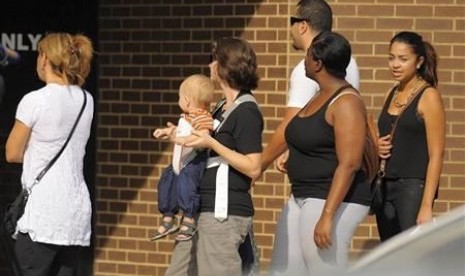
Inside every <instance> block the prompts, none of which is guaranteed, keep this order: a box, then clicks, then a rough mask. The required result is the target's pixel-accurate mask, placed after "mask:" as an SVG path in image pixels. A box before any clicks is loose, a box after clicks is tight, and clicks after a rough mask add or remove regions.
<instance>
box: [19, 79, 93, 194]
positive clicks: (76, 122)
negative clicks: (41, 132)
mask: <svg viewBox="0 0 465 276" xmlns="http://www.w3.org/2000/svg"><path fill="white" fill-rule="evenodd" d="M81 90H82V94H83V95H84V102H83V103H82V107H81V110H80V111H79V114H78V116H77V118H76V121H75V122H74V125H73V128H72V129H71V132H70V133H69V135H68V138H67V139H66V141H65V143H64V144H63V146H62V147H61V149H60V151H59V152H58V153H57V154H56V155H55V157H53V159H52V160H50V162H49V163H48V165H47V166H45V168H44V169H43V170H42V171H41V172H40V173H39V174H38V175H37V177H36V178H35V180H34V183H33V184H32V186H31V188H29V189H28V193H29V194H30V193H31V189H32V187H34V186H35V185H37V183H39V181H40V180H41V179H42V177H44V175H45V173H47V171H48V170H49V169H50V168H51V167H52V166H53V164H54V163H55V162H56V161H57V160H58V158H59V157H60V155H61V154H62V153H63V151H64V150H65V148H66V146H67V145H68V143H69V140H71V137H72V136H73V133H74V131H75V130H76V126H77V124H78V123H79V120H80V119H81V116H82V113H84V109H85V107H86V104H87V95H86V92H84V89H82V88H81Z"/></svg>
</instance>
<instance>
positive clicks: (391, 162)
mask: <svg viewBox="0 0 465 276" xmlns="http://www.w3.org/2000/svg"><path fill="white" fill-rule="evenodd" d="M428 87H429V86H426V87H424V88H423V89H422V90H421V91H420V92H418V93H417V95H415V98H414V99H413V100H412V102H411V103H410V105H409V106H408V107H407V108H406V109H405V110H404V112H403V113H402V115H401V116H400V119H399V121H398V122H397V126H396V129H395V133H394V140H393V141H392V151H391V157H390V158H389V159H388V160H387V161H386V170H385V171H386V178H390V179H397V178H420V179H425V178H426V168H427V166H428V162H429V157H428V144H427V141H426V128H425V122H424V120H423V118H422V117H421V116H420V115H419V114H418V110H417V108H418V101H419V100H420V98H421V95H423V93H424V92H425V90H426V88H428ZM396 89H397V88H396V87H395V88H394V89H392V90H391V92H390V93H389V96H388V98H387V99H386V103H385V104H384V107H383V110H382V111H381V113H380V115H379V118H378V129H379V134H380V136H385V135H388V134H389V133H390V132H391V128H392V124H393V123H394V121H395V120H396V118H397V116H396V115H391V114H389V113H388V111H387V110H388V107H389V104H390V103H391V101H392V98H393V97H394V93H395V91H396Z"/></svg>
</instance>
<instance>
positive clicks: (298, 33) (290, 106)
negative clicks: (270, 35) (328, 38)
mask: <svg viewBox="0 0 465 276" xmlns="http://www.w3.org/2000/svg"><path fill="white" fill-rule="evenodd" d="M332 20H333V13H332V10H331V7H330V6H329V5H328V3H326V1H325V0H300V1H299V2H298V3H297V6H296V9H295V11H294V16H291V17H290V28H291V38H292V47H293V48H294V49H296V50H300V51H302V52H303V53H306V52H307V49H308V47H310V44H311V43H312V40H313V38H314V37H315V36H317V35H318V34H319V33H321V32H323V31H331V29H332ZM346 80H347V81H348V82H349V83H350V84H352V86H353V87H354V88H355V89H357V90H358V89H359V81H360V77H359V71H358V67H357V63H356V62H355V59H354V58H351V61H350V63H349V66H348V67H347V75H346ZM318 90H319V87H318V84H317V83H316V82H315V81H313V80H311V79H309V78H307V77H306V76H305V66H304V58H303V57H302V60H301V61H300V62H299V63H298V64H297V65H296V66H295V67H294V69H293V70H292V73H291V77H290V84H289V96H288V101H287V107H286V113H285V114H284V117H283V120H282V122H281V123H280V124H279V126H278V128H277V129H276V131H275V133H274V134H273V136H272V137H271V139H270V141H269V142H268V144H267V146H266V147H265V149H264V151H263V155H262V170H263V171H264V170H266V169H267V168H268V167H269V166H270V165H271V163H272V162H273V161H274V160H276V159H277V158H278V157H279V158H278V160H277V162H276V165H277V168H278V170H280V171H281V172H286V168H285V167H286V160H287V145H286V141H285V140H284V130H285V129H286V126H287V124H288V123H289V121H290V120H291V119H292V118H293V117H294V116H295V115H296V114H297V112H299V110H300V109H301V108H303V107H304V106H305V105H306V104H307V103H308V101H309V100H310V99H311V98H312V97H313V96H314V95H315V94H316V92H317V91H318ZM283 153H284V154H283Z"/></svg>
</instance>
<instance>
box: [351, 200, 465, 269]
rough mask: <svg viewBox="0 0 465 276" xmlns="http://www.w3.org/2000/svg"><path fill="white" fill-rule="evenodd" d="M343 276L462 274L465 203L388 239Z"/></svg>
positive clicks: (464, 257)
mask: <svg viewBox="0 0 465 276" xmlns="http://www.w3.org/2000/svg"><path fill="white" fill-rule="evenodd" d="M346 275H347V276H464V275H465V205H463V206H460V207H458V208H455V209H454V210H452V211H450V212H447V213H444V214H442V215H440V216H438V217H437V218H435V219H434V220H433V221H431V222H429V223H426V224H422V225H418V226H415V227H412V228H411V229H408V230H406V231H404V232H402V233H400V234H399V235H397V236H395V237H393V238H391V239H389V240H387V241H386V242H384V243H382V244H381V245H379V246H378V247H376V248H375V249H373V251H371V252H370V253H368V254H367V255H365V256H363V257H361V258H360V259H359V260H358V261H356V262H355V263H354V264H353V265H352V266H351V267H350V268H349V269H348V271H347V274H346Z"/></svg>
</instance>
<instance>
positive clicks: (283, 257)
mask: <svg viewBox="0 0 465 276" xmlns="http://www.w3.org/2000/svg"><path fill="white" fill-rule="evenodd" d="M324 204H325V200H323V199H316V198H306V199H294V198H293V197H291V198H290V199H289V200H288V202H287V204H286V205H285V206H284V207H283V210H282V213H281V216H280V218H279V222H278V225H277V229H276V236H275V243H274V247H273V255H272V260H271V264H270V275H292V276H298V275H311V276H319V275H337V274H335V273H338V272H339V271H341V270H343V269H345V268H346V267H347V263H348V258H349V248H350V241H351V239H352V236H353V234H354V232H355V230H356V228H357V226H358V225H359V224H360V223H361V222H362V221H363V220H364V218H365V217H366V215H367V214H368V210H369V207H368V206H364V205H360V204H355V203H344V202H343V203H341V205H340V206H339V209H338V210H337V212H336V215H335V217H334V222H333V234H332V245H331V247H330V248H328V249H318V248H317V247H316V245H315V242H314V241H313V232H314V229H315V225H316V223H317V222H318V220H319V218H320V215H321V212H322V210H323V207H324Z"/></svg>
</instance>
